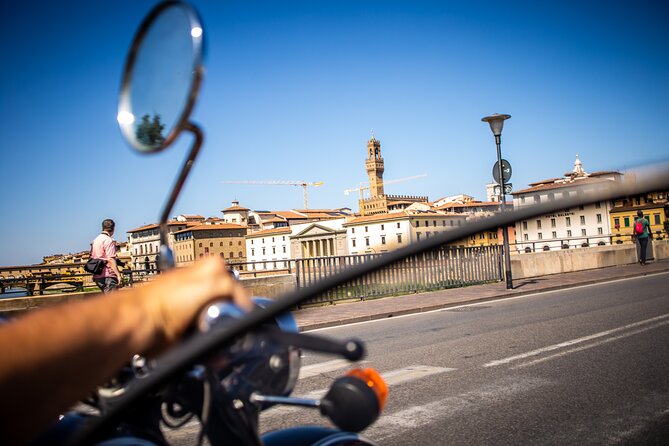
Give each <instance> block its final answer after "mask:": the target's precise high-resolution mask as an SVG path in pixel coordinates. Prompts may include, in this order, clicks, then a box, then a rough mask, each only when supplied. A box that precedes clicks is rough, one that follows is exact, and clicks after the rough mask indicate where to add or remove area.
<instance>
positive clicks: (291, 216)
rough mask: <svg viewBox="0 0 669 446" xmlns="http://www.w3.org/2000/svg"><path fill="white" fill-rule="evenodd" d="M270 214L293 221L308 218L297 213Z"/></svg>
mask: <svg viewBox="0 0 669 446" xmlns="http://www.w3.org/2000/svg"><path fill="white" fill-rule="evenodd" d="M268 213H269V214H274V215H278V216H279V217H283V218H287V219H291V220H303V219H305V218H308V217H307V216H306V215H304V214H300V213H298V212H295V211H276V212H268Z"/></svg>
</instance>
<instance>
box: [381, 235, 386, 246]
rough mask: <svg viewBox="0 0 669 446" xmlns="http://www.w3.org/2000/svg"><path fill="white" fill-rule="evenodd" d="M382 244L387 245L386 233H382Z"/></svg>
mask: <svg viewBox="0 0 669 446" xmlns="http://www.w3.org/2000/svg"><path fill="white" fill-rule="evenodd" d="M381 244H382V245H385V244H386V236H385V235H382V236H381Z"/></svg>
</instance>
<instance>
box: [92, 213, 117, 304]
mask: <svg viewBox="0 0 669 446" xmlns="http://www.w3.org/2000/svg"><path fill="white" fill-rule="evenodd" d="M115 226H116V224H115V223H114V220H112V219H110V218H107V219H105V220H104V221H103V222H102V233H101V234H100V235H98V236H97V237H95V240H93V243H92V244H91V258H93V259H101V260H105V261H106V262H107V265H106V266H105V268H104V269H103V270H102V272H101V273H100V274H95V275H93V281H94V282H95V284H96V285H97V286H98V287H99V288H100V290H101V291H102V292H103V293H109V292H110V291H113V290H115V289H117V288H121V287H122V286H123V276H122V275H121V272H120V271H119V269H118V263H117V261H116V242H115V241H114V240H113V239H112V236H113V235H114V227H115Z"/></svg>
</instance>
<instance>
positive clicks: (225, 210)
mask: <svg viewBox="0 0 669 446" xmlns="http://www.w3.org/2000/svg"><path fill="white" fill-rule="evenodd" d="M248 210H249V209H248V208H245V207H244V206H230V207H229V208H225V209H223V210H222V211H221V212H227V211H248Z"/></svg>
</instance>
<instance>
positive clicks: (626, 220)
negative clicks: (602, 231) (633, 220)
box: [623, 217, 630, 228]
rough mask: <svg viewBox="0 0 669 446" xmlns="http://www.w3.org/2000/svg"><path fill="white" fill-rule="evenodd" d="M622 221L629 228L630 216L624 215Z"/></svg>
mask: <svg viewBox="0 0 669 446" xmlns="http://www.w3.org/2000/svg"><path fill="white" fill-rule="evenodd" d="M623 221H624V222H625V227H626V228H629V227H630V218H629V217H624V218H623Z"/></svg>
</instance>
